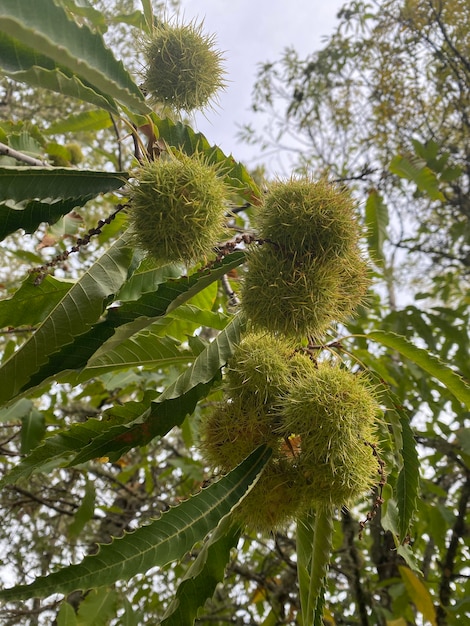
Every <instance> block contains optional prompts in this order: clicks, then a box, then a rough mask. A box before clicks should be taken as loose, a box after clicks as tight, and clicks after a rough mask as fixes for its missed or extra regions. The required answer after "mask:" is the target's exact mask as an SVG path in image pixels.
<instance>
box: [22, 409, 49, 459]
mask: <svg viewBox="0 0 470 626" xmlns="http://www.w3.org/2000/svg"><path fill="white" fill-rule="evenodd" d="M45 432H46V420H45V418H44V415H43V414H42V413H41V411H38V410H37V409H36V408H35V407H31V410H30V411H29V413H28V414H27V415H25V416H24V417H22V418H21V454H28V453H29V452H31V450H33V449H34V448H36V446H38V445H39V443H40V442H41V439H42V438H43V437H44V434H45Z"/></svg>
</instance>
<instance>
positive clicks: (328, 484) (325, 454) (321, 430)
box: [278, 363, 380, 506]
mask: <svg viewBox="0 0 470 626" xmlns="http://www.w3.org/2000/svg"><path fill="white" fill-rule="evenodd" d="M279 411H280V414H281V416H282V422H281V424H282V425H281V426H280V427H278V433H279V434H281V435H283V436H284V437H288V436H291V435H292V434H295V435H296V436H297V437H298V440H299V448H300V452H299V454H298V457H297V459H296V465H297V469H298V471H299V476H301V477H302V478H301V479H299V481H298V489H299V493H302V494H303V497H304V498H305V501H306V502H310V504H314V505H315V504H321V505H324V504H326V505H336V506H342V505H348V504H351V503H352V502H353V501H354V500H356V499H357V498H358V497H360V496H362V495H364V493H365V492H367V490H368V489H370V488H371V486H372V485H373V484H374V482H377V476H378V463H377V458H376V456H375V455H374V447H375V446H376V444H377V434H376V425H377V419H378V415H379V413H380V407H379V404H378V401H377V398H376V397H375V395H374V392H373V390H372V388H371V386H370V384H369V383H368V382H367V379H366V378H365V377H363V376H360V375H355V374H352V373H351V372H349V371H347V370H344V369H343V368H341V367H338V366H332V365H330V364H329V363H321V364H319V365H318V366H317V367H316V366H314V365H313V364H312V367H311V371H310V372H309V373H308V372H304V375H303V376H299V377H297V378H296V379H295V380H294V381H293V384H292V386H291V389H290V392H289V394H288V395H287V396H285V397H284V398H283V399H282V401H281V403H280V408H279Z"/></svg>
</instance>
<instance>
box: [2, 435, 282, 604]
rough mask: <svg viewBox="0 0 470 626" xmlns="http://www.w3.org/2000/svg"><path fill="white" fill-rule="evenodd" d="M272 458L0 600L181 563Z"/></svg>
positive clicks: (263, 452) (264, 454) (247, 465)
mask: <svg viewBox="0 0 470 626" xmlns="http://www.w3.org/2000/svg"><path fill="white" fill-rule="evenodd" d="M270 456H271V451H270V450H267V449H266V448H265V447H264V446H262V447H260V448H258V449H257V450H255V451H254V452H253V453H252V454H250V456H249V457H248V458H247V459H245V460H244V461H243V462H242V463H241V464H240V465H239V466H238V467H236V468H235V469H234V470H233V471H231V472H230V473H229V474H228V475H227V476H224V477H223V478H222V479H220V480H219V481H218V482H216V483H214V484H213V485H211V486H210V487H207V488H206V489H204V490H202V491H201V492H200V493H199V494H197V495H196V496H193V497H192V498H190V499H189V500H186V501H184V502H182V503H181V504H180V505H179V506H177V507H175V508H172V509H170V510H169V511H167V512H166V513H164V514H163V515H162V516H161V517H160V518H159V519H157V520H156V521H154V522H151V523H150V524H149V525H148V526H143V527H141V528H139V529H138V530H136V531H134V532H132V533H129V534H126V535H124V536H123V537H122V538H120V539H115V540H114V541H113V542H112V543H110V544H106V545H102V546H101V548H100V550H99V552H98V553H97V554H95V555H93V556H87V557H85V559H84V560H83V561H82V562H81V563H79V564H77V565H71V566H69V567H65V568H63V569H61V570H59V571H57V572H54V573H52V574H50V575H49V576H45V577H40V578H37V579H36V580H35V581H34V582H33V583H32V584H30V585H19V586H17V587H13V588H10V589H3V590H1V591H0V598H3V599H4V600H7V601H9V600H23V599H30V598H33V597H47V596H49V595H51V594H54V593H61V594H66V593H69V592H72V591H75V590H78V589H82V590H85V589H90V588H96V587H97V586H105V585H111V584H113V583H115V582H116V581H118V580H129V579H130V578H132V576H135V575H136V574H139V573H142V572H146V571H147V570H149V569H150V568H152V567H156V566H160V567H163V566H164V565H166V564H168V563H169V562H171V561H174V560H177V559H180V558H181V557H182V556H183V555H184V554H185V553H186V552H187V551H188V550H189V549H190V548H191V547H192V546H193V545H194V544H195V543H196V542H197V541H200V540H202V539H203V538H204V537H205V536H206V535H207V533H208V532H209V531H210V530H212V529H213V528H214V527H215V526H216V525H217V524H218V522H219V521H220V519H221V518H222V517H224V516H225V515H227V514H228V513H229V511H230V510H231V509H232V507H233V506H235V505H236V504H237V503H238V502H239V500H240V499H241V498H242V497H243V496H244V495H245V494H246V493H247V490H248V489H249V487H250V486H251V485H253V484H254V481H255V480H256V478H257V476H258V475H259V473H260V472H261V470H262V469H263V467H264V465H265V464H266V463H267V461H268V460H269V458H270Z"/></svg>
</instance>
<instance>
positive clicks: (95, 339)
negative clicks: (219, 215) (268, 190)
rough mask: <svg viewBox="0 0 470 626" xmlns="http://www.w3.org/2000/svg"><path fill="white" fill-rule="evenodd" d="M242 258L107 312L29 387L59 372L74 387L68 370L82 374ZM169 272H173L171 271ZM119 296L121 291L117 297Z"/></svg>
mask: <svg viewBox="0 0 470 626" xmlns="http://www.w3.org/2000/svg"><path fill="white" fill-rule="evenodd" d="M244 258H245V256H244V252H243V251H237V252H234V253H232V254H230V255H228V256H227V257H226V258H225V259H224V260H223V261H222V262H221V263H218V264H216V265H215V266H214V267H213V268H211V269H210V270H202V271H200V272H196V273H195V274H193V275H192V276H189V277H187V276H184V277H182V278H178V279H174V280H173V279H170V280H168V281H166V282H165V283H163V284H161V285H160V286H158V289H157V290H153V292H145V293H143V295H142V297H141V298H138V299H137V300H133V301H131V302H125V303H124V304H123V305H122V306H120V307H113V308H111V309H109V310H108V312H107V317H106V318H105V319H104V320H103V321H101V322H99V323H98V324H96V325H95V326H93V328H91V329H90V330H89V331H88V332H86V333H84V334H83V335H80V336H79V337H76V338H75V339H74V341H73V343H70V344H69V345H67V346H64V347H63V348H62V349H61V350H60V351H59V352H57V353H56V354H55V355H52V356H51V358H50V360H49V361H48V362H47V363H46V364H45V365H44V366H43V367H42V368H40V369H39V370H38V372H37V374H35V375H34V376H33V377H32V378H31V381H30V384H31V387H34V386H36V385H39V384H41V383H43V382H44V381H45V380H47V379H48V378H50V377H52V376H57V375H58V374H59V373H60V372H66V373H65V374H63V375H61V381H62V382H72V383H75V382H76V380H77V379H76V374H75V373H72V374H69V373H67V370H81V369H82V368H84V367H85V366H86V364H87V362H88V361H89V360H90V359H91V358H92V357H93V356H94V358H98V357H99V356H100V353H103V352H106V351H108V350H114V349H115V348H116V347H117V346H119V345H120V344H121V343H123V342H124V341H127V340H128V339H129V337H132V336H133V335H134V334H135V333H137V332H139V331H140V330H142V329H144V328H146V327H148V326H149V325H150V324H152V323H153V322H154V321H156V320H157V319H158V318H159V317H161V316H163V315H165V314H166V313H167V311H169V310H172V311H173V310H175V309H176V308H177V307H178V306H180V305H181V304H183V303H184V302H187V301H188V300H189V299H191V298H193V297H194V296H195V295H197V294H198V293H200V292H201V291H202V290H204V289H206V288H207V286H208V285H210V284H212V283H213V282H215V281H216V280H218V279H219V278H220V277H221V276H222V275H223V274H225V273H226V272H228V271H229V270H230V269H232V268H233V267H236V266H238V265H240V264H241V263H242V261H243V260H244ZM168 268H171V266H168ZM168 271H169V272H170V273H171V272H172V270H171V269H169V270H168ZM162 272H163V274H162V275H161V277H163V278H164V277H165V276H167V275H168V274H167V272H166V270H164V269H163V268H162ZM131 280H132V278H131ZM151 280H158V278H157V277H156V276H155V275H154V276H153V277H151V278H150V281H151ZM126 284H127V283H125V285H126ZM125 285H124V291H125V289H126V287H125ZM134 286H135V285H134ZM145 286H148V284H147V281H145ZM120 295H121V291H120V292H119V296H117V297H120ZM128 297H129V294H128ZM134 320H135V321H134ZM105 342H108V343H106V346H105V345H104V344H105ZM84 377H86V374H84Z"/></svg>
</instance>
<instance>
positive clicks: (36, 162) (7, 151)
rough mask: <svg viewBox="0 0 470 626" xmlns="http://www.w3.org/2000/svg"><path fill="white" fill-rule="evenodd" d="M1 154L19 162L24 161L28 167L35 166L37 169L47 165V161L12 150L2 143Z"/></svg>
mask: <svg viewBox="0 0 470 626" xmlns="http://www.w3.org/2000/svg"><path fill="white" fill-rule="evenodd" d="M0 154H4V155H5V156H8V157H11V158H12V159H16V160H17V161H22V162H23V163H26V164H27V165H35V166H37V167H44V166H46V165H47V163H46V162H45V161H40V160H39V159H35V158H34V157H30V156H28V155H27V154H23V152H18V150H13V148H10V146H7V145H6V144H4V143H0Z"/></svg>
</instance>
